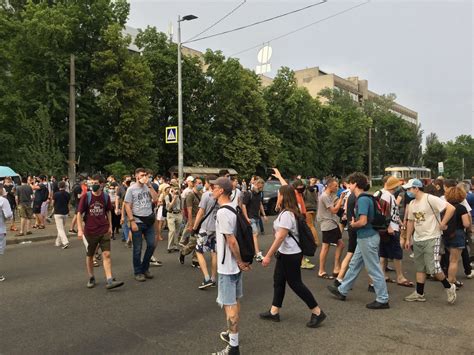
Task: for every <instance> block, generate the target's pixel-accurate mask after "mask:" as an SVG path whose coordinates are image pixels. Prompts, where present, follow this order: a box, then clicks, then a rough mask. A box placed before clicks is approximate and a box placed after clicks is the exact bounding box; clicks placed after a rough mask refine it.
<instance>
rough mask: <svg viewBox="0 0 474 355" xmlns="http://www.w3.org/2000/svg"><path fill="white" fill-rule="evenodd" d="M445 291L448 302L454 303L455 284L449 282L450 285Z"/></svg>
mask: <svg viewBox="0 0 474 355" xmlns="http://www.w3.org/2000/svg"><path fill="white" fill-rule="evenodd" d="M446 293H447V295H448V303H450V304H454V302H455V301H456V285H455V284H451V287H450V288H447V289H446Z"/></svg>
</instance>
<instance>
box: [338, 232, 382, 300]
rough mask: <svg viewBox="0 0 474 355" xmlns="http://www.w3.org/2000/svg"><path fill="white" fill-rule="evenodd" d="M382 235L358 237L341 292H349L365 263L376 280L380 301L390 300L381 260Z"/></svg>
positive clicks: (376, 291) (375, 285)
mask: <svg viewBox="0 0 474 355" xmlns="http://www.w3.org/2000/svg"><path fill="white" fill-rule="evenodd" d="M379 245H380V236H379V235H378V233H377V234H375V235H373V236H370V237H368V238H357V247H356V250H355V253H354V255H353V256H352V259H351V262H350V263H349V270H347V273H346V276H344V280H342V283H341V285H340V286H339V292H340V293H341V294H343V295H344V296H345V295H347V294H348V293H349V290H350V289H351V288H352V285H353V284H354V282H355V280H356V279H357V277H358V276H359V273H360V272H361V270H362V267H363V266H364V265H365V267H366V269H367V272H368V274H369V276H370V278H371V279H372V281H373V282H374V289H375V294H376V295H377V298H376V299H375V300H376V301H377V302H380V303H387V302H388V291H387V283H386V282H385V276H384V274H383V272H382V269H381V267H380V262H379Z"/></svg>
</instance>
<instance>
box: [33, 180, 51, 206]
mask: <svg viewBox="0 0 474 355" xmlns="http://www.w3.org/2000/svg"><path fill="white" fill-rule="evenodd" d="M48 196H49V191H48V188H47V187H46V185H45V184H39V190H35V200H34V203H35V204H41V203H43V202H44V201H46V200H47V199H48Z"/></svg>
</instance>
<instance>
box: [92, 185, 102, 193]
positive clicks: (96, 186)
mask: <svg viewBox="0 0 474 355" xmlns="http://www.w3.org/2000/svg"><path fill="white" fill-rule="evenodd" d="M99 189H100V185H99V184H94V185H92V191H94V192H97V191H99Z"/></svg>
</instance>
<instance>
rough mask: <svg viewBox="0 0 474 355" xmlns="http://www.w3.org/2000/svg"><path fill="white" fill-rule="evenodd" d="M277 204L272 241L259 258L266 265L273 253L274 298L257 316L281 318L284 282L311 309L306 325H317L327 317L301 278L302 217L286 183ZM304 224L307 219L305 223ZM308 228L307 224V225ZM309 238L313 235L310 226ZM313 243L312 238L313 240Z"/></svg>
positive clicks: (271, 318) (279, 192) (311, 326)
mask: <svg viewBox="0 0 474 355" xmlns="http://www.w3.org/2000/svg"><path fill="white" fill-rule="evenodd" d="M277 205H278V206H281V209H282V212H280V214H279V215H278V217H277V218H276V219H275V221H274V223H273V230H274V232H275V240H274V242H273V244H272V246H271V247H270V249H269V250H268V252H267V254H266V255H265V257H264V258H263V260H262V266H263V267H267V266H268V265H269V264H270V262H271V259H272V256H273V255H275V258H276V265H275V272H274V274H273V301H272V306H271V308H270V310H268V311H267V312H264V313H261V314H260V318H261V319H265V320H271V321H274V322H279V321H280V309H281V307H282V305H283V299H284V297H285V287H286V284H287V283H288V285H289V286H290V287H291V289H292V290H293V291H294V292H295V293H296V294H297V295H298V297H299V298H301V299H302V300H303V301H304V302H305V303H306V305H307V306H308V308H309V309H310V310H311V318H310V320H309V322H308V323H307V324H306V326H307V327H310V328H316V327H317V326H319V324H321V322H323V321H324V320H325V319H326V315H325V314H324V312H323V311H322V310H321V308H320V307H319V306H318V303H317V302H316V300H315V298H314V296H313V294H312V293H311V291H310V290H309V289H308V288H307V287H306V286H305V284H304V283H303V281H302V279H301V260H302V259H303V247H302V245H301V241H302V240H301V238H302V235H301V233H300V232H301V231H300V230H299V228H298V223H297V218H298V217H299V218H303V216H301V214H300V212H299V209H298V203H297V201H296V197H295V190H294V189H293V187H291V186H289V185H285V186H282V187H280V189H279V191H278V200H277ZM305 223H306V222H305ZM308 228H309V227H308ZM309 231H310V232H309V237H310V238H314V237H313V235H312V233H311V230H310V229H309ZM313 243H315V242H314V240H313Z"/></svg>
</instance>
